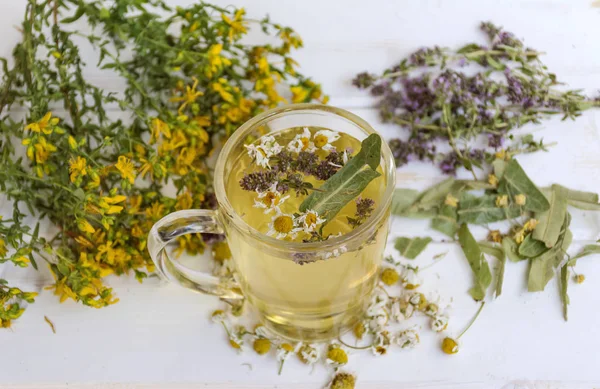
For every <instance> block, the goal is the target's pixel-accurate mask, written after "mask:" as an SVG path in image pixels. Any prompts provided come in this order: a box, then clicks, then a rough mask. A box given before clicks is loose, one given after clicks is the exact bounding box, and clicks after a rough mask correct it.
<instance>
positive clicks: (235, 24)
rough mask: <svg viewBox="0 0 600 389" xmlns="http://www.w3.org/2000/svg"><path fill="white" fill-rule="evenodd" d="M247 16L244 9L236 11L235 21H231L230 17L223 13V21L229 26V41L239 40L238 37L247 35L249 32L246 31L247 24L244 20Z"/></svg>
mask: <svg viewBox="0 0 600 389" xmlns="http://www.w3.org/2000/svg"><path fill="white" fill-rule="evenodd" d="M245 14H246V10H245V9H243V8H240V9H238V10H237V11H235V15H234V16H233V19H230V18H229V16H227V15H226V14H224V13H222V14H221V19H222V20H223V21H224V22H225V23H227V25H229V34H228V36H229V40H230V41H233V40H234V39H237V38H238V37H240V36H242V35H243V34H245V33H246V32H247V31H248V30H247V29H246V26H245V24H246V22H244V20H243V16H244V15H245Z"/></svg>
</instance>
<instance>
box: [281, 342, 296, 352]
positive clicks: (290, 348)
mask: <svg viewBox="0 0 600 389" xmlns="http://www.w3.org/2000/svg"><path fill="white" fill-rule="evenodd" d="M281 348H282V349H284V350H285V351H287V352H289V353H291V352H293V351H294V346H292V345H291V344H289V343H284V344H282V345H281Z"/></svg>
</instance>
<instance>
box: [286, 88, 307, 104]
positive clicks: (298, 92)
mask: <svg viewBox="0 0 600 389" xmlns="http://www.w3.org/2000/svg"><path fill="white" fill-rule="evenodd" d="M290 91H291V92H292V103H304V102H306V101H308V100H310V90H309V89H307V88H305V87H304V86H302V85H297V86H293V87H291V88H290Z"/></svg>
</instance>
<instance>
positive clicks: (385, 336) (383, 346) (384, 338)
mask: <svg viewBox="0 0 600 389" xmlns="http://www.w3.org/2000/svg"><path fill="white" fill-rule="evenodd" d="M391 343H392V339H391V337H390V333H389V332H388V331H380V332H377V333H375V338H374V339H373V344H372V345H371V351H373V354H375V355H385V354H386V353H387V350H388V348H389V347H390V345H391Z"/></svg>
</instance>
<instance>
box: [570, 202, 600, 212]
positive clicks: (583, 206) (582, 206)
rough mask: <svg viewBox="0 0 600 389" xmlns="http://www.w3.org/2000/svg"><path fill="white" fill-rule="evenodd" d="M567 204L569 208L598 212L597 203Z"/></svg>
mask: <svg viewBox="0 0 600 389" xmlns="http://www.w3.org/2000/svg"><path fill="white" fill-rule="evenodd" d="M568 203H569V205H570V206H572V207H575V208H578V209H582V210H584V211H600V204H598V203H588V202H586V201H580V200H568Z"/></svg>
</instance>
